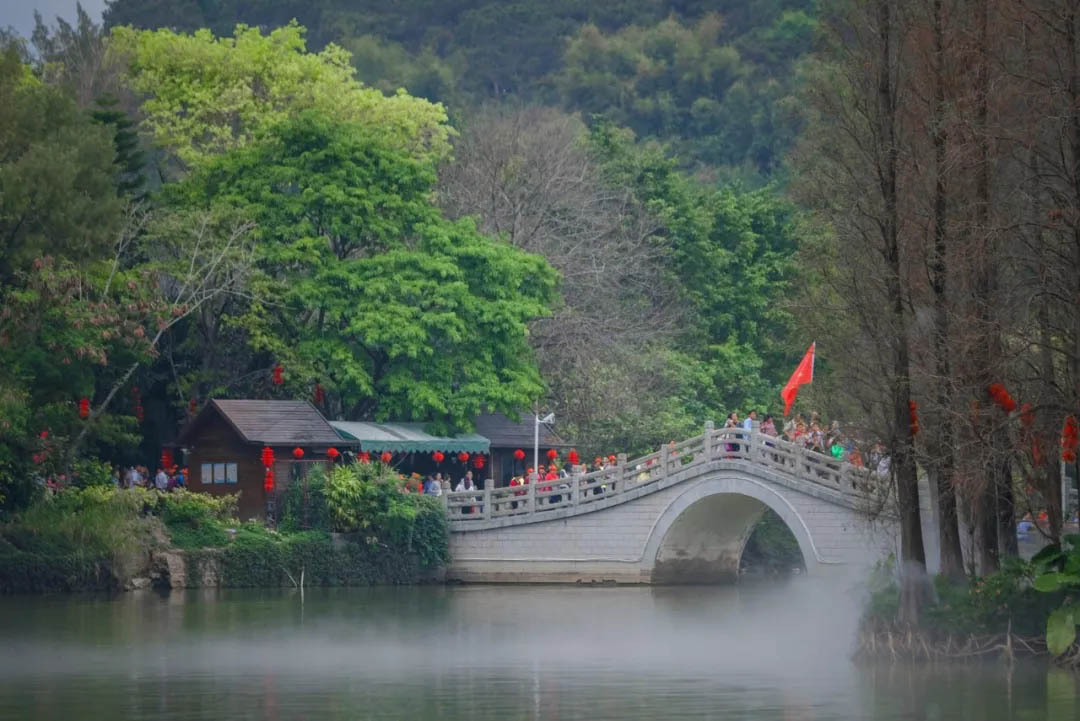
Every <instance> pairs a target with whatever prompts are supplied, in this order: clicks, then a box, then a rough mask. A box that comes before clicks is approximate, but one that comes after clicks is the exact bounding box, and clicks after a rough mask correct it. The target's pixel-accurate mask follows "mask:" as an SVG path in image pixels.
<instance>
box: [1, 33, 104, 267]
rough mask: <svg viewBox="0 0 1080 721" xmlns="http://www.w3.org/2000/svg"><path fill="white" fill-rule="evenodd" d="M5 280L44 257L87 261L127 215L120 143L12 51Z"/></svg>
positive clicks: (4, 174)
mask: <svg viewBox="0 0 1080 721" xmlns="http://www.w3.org/2000/svg"><path fill="white" fill-rule="evenodd" d="M0 128H3V129H4V130H3V132H2V133H0V284H5V285H6V284H7V283H9V282H10V281H11V279H12V276H13V274H14V273H15V272H16V271H17V270H20V269H26V268H27V267H28V265H29V263H30V262H31V261H32V260H33V259H34V258H37V257H40V256H45V255H63V256H64V257H67V258H70V259H71V260H74V261H88V260H92V259H94V258H96V257H99V256H100V255H101V254H102V253H103V252H104V253H107V252H108V250H107V249H108V247H109V245H110V243H111V241H112V240H113V236H114V235H115V233H116V231H117V230H118V228H119V225H120V221H121V207H122V204H121V202H120V199H119V198H118V197H117V194H116V189H115V185H114V184H113V182H112V165H113V144H112V138H111V137H110V134H109V132H108V130H107V129H105V128H102V127H99V126H95V125H94V124H93V123H92V122H91V121H90V119H89V118H87V117H85V116H84V115H83V114H82V113H81V112H80V111H79V109H78V107H77V106H76V105H75V103H74V102H73V101H72V100H71V98H70V97H68V96H67V95H65V94H64V93H63V92H62V91H60V90H58V89H56V88H52V87H49V86H47V85H44V84H43V83H41V82H40V81H39V80H38V79H37V78H35V77H34V75H33V74H32V73H31V71H30V68H29V66H27V65H24V64H23V63H22V62H21V61H20V60H19V58H18V55H17V54H16V53H15V52H14V51H13V50H8V51H6V52H5V53H4V54H3V55H2V56H0Z"/></svg>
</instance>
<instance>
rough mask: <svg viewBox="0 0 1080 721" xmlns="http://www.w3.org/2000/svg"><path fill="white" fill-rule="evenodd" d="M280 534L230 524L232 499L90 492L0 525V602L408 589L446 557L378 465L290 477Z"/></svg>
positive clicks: (435, 534)
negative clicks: (138, 592)
mask: <svg viewBox="0 0 1080 721" xmlns="http://www.w3.org/2000/svg"><path fill="white" fill-rule="evenodd" d="M280 506H281V518H280V524H279V528H278V529H277V530H271V529H268V528H266V527H265V526H264V525H262V524H258V523H246V524H241V523H239V522H238V521H236V520H235V515H236V499H235V497H224V498H222V497H212V496H208V495H205V494H199V493H190V492H186V491H177V492H173V493H167V494H165V493H157V492H154V491H147V490H145V489H141V488H136V489H129V490H118V489H114V488H111V487H110V488H102V487H91V488H84V489H69V490H65V491H62V492H60V493H55V494H50V495H48V496H47V497H45V498H44V499H42V500H41V501H39V502H37V503H35V504H34V505H33V506H31V507H30V508H28V509H26V510H25V511H23V512H22V513H20V514H18V515H17V516H15V517H14V518H12V519H11V520H9V521H8V522H6V523H3V524H0V593H13V592H14V593H17V592H58V591H94V590H120V589H125V588H137V587H142V586H146V585H160V586H168V587H196V586H222V587H252V586H267V587H276V586H292V585H300V584H301V583H303V584H304V585H309V586H311V585H371V584H400V583H416V582H419V581H421V580H423V579H424V578H427V577H429V576H430V575H431V574H432V573H433V572H435V571H436V570H437V569H438V568H439V567H440V566H442V565H444V564H445V563H446V562H447V560H448V558H449V554H448V546H449V532H448V528H447V525H446V518H445V514H444V512H443V509H442V506H441V505H440V504H439V503H438V501H436V500H434V499H432V498H429V497H424V496H419V495H415V494H411V495H410V494H404V493H402V490H401V483H400V480H399V479H398V478H397V476H395V475H393V474H391V473H389V472H388V471H387V470H386V469H385V468H383V467H375V466H370V467H362V466H357V467H350V468H338V469H335V471H334V473H333V474H332V475H331V476H330V477H329V478H328V477H327V476H325V475H323V474H322V473H321V472H316V473H313V474H311V476H309V477H308V478H306V479H296V480H295V481H294V483H293V484H292V485H291V486H290V487H289V489H288V490H287V491H286V492H285V493H284V494H282V498H281V499H280Z"/></svg>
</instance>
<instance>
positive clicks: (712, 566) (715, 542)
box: [641, 472, 822, 583]
mask: <svg viewBox="0 0 1080 721" xmlns="http://www.w3.org/2000/svg"><path fill="white" fill-rule="evenodd" d="M766 508H770V509H772V510H773V511H774V512H775V513H776V515H777V516H779V517H780V519H781V520H782V521H783V522H784V524H785V525H786V526H787V527H788V529H789V530H790V531H791V533H792V535H794V536H795V540H796V541H797V542H798V544H799V550H800V551H802V556H803V562H804V563H805V565H806V570H807V572H808V573H814V572H815V571H817V570H818V568H819V567H820V565H821V564H822V558H821V556H820V554H819V553H818V550H817V547H816V546H815V544H814V539H813V538H812V537H811V535H810V530H809V528H808V526H807V524H806V522H805V520H804V519H803V518H802V516H801V515H800V514H799V512H798V511H797V510H796V509H795V507H794V506H792V505H791V503H790V502H789V501H788V500H787V499H786V498H784V496H782V495H781V494H780V493H778V492H777V491H776V490H774V489H773V488H771V487H770V486H768V485H766V484H765V483H762V482H761V481H758V480H755V479H753V478H750V477H747V475H745V474H736V473H731V472H721V473H719V474H715V475H711V476H708V477H706V478H703V479H702V480H700V481H697V482H695V483H693V484H691V485H689V487H687V488H686V490H685V491H684V492H683V493H681V494H679V495H678V496H676V497H675V498H674V499H672V501H671V502H670V503H669V504H668V505H667V507H666V508H665V509H664V510H663V512H662V513H661V514H660V516H659V517H658V518H657V520H656V522H655V523H654V524H653V527H652V530H651V531H650V533H649V538H648V541H647V542H646V544H645V549H644V551H643V553H642V558H641V562H642V571H643V572H644V573H643V575H647V576H648V578H649V580H650V581H651V582H653V583H716V582H722V581H731V580H734V579H735V578H736V577H737V576H738V571H739V560H740V558H741V557H742V552H743V549H744V548H745V546H746V541H747V539H748V538H749V537H750V533H751V531H752V530H753V528H754V525H755V524H756V523H757V521H758V519H760V518H761V515H762V513H764V512H765V509H766Z"/></svg>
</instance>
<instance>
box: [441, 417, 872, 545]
mask: <svg viewBox="0 0 1080 721" xmlns="http://www.w3.org/2000/svg"><path fill="white" fill-rule="evenodd" d="M725 460H726V461H742V462H749V463H753V464H755V465H760V466H763V467H765V468H769V469H771V470H774V471H779V472H781V473H786V474H788V475H792V476H795V477H797V478H800V479H802V480H804V481H809V482H811V483H815V484H818V485H821V486H824V487H826V488H829V489H831V490H834V491H838V492H840V493H844V494H852V495H859V496H862V495H863V494H864V493H865V492H866V491H867V490H869V479H870V477H871V474H870V472H868V471H867V470H865V469H860V468H856V467H855V466H852V465H851V464H848V463H845V462H844V461H841V460H837V459H836V458H833V457H832V456H831V455H826V454H823V453H818V452H815V451H811V450H808V449H806V448H805V447H803V446H802V445H799V444H795V443H791V442H789V441H785V440H783V439H781V438H777V437H775V436H769V435H766V434H764V433H761V432H759V431H757V430H753V431H748V430H745V429H742V428H713V426H712V423H706V426H705V432H704V433H702V434H701V435H699V436H694V437H693V438H690V439H688V440H685V441H683V442H681V443H670V444H668V445H666V446H664V447H663V448H661V449H659V450H657V451H655V452H653V453H649V454H647V455H644V456H641V457H640V458H634V459H631V460H627V458H626V456H625V455H620V456H618V460H617V462H616V463H615V465H613V466H610V467H608V468H605V469H603V470H597V471H589V472H586V471H585V470H584V468H583V467H582V466H578V467H576V468H575V472H574V473H572V474H570V475H569V476H568V477H566V478H559V479H557V480H550V481H548V480H543V479H541V480H539V481H535V482H532V483H526V484H525V485H522V486H504V487H501V488H493V487H492V486H493V483H492V481H491V480H490V479H488V480H487V481H485V487H484V488H483V489H477V490H475V491H451V490H449V488H448V487H444V490H443V495H442V499H443V503H444V504H445V506H446V511H447V515H448V516H449V519H450V521H451V522H452V523H453V526H454V528H455V529H456V530H466V529H467V527H468V525H469V522H470V521H474V522H475V521H487V520H491V519H495V518H503V517H514V516H533V517H537V516H544V515H547V514H550V513H552V512H554V511H556V510H558V509H560V508H574V509H582V511H584V510H588V509H589V507H590V506H591V505H593V504H597V503H600V502H601V501H607V500H609V499H612V498H618V497H620V496H624V495H625V494H627V493H630V492H631V491H639V490H641V489H652V490H657V489H658V488H659V487H660V486H666V485H667V484H666V483H663V482H664V481H667V480H668V479H669V478H670V477H672V476H674V475H676V474H681V473H683V472H685V471H687V470H690V469H693V468H694V467H695V466H700V465H703V464H705V463H710V462H713V461H725ZM635 495H636V494H635ZM523 520H524V519H523Z"/></svg>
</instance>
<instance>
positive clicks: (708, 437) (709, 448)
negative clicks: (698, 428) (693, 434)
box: [702, 421, 715, 462]
mask: <svg viewBox="0 0 1080 721" xmlns="http://www.w3.org/2000/svg"><path fill="white" fill-rule="evenodd" d="M713 430H715V426H714V425H713V422H712V421H705V439H704V440H703V441H702V447H703V448H704V450H705V460H706V462H708V461H711V460H712V459H713Z"/></svg>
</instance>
